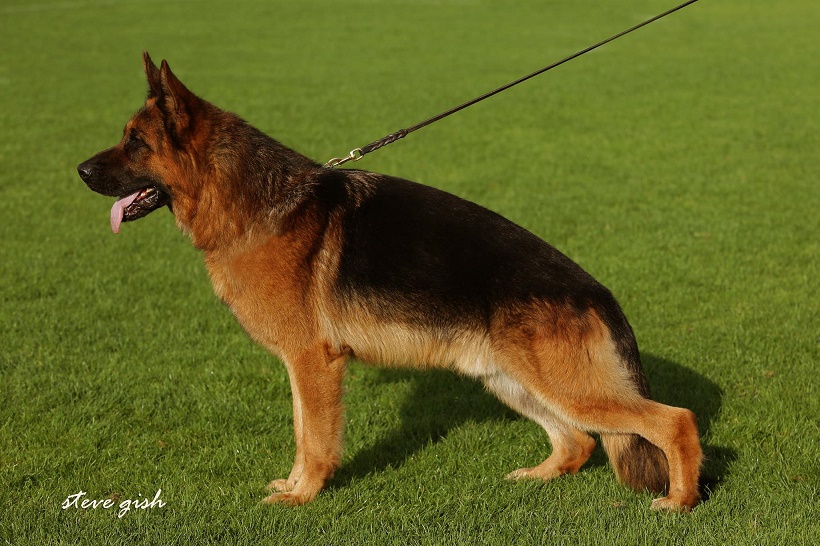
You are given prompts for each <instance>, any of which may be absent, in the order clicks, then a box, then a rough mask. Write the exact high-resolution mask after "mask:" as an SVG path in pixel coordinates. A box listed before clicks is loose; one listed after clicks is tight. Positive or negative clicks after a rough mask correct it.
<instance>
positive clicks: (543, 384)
mask: <svg viewBox="0 0 820 546" xmlns="http://www.w3.org/2000/svg"><path fill="white" fill-rule="evenodd" d="M143 61H144V69H145V74H146V76H147V78H148V86H149V92H148V98H147V100H146V102H145V105H144V106H143V107H142V108H140V110H139V111H138V112H137V113H136V114H134V116H133V117H132V118H131V119H130V120H129V121H128V123H127V124H126V125H125V130H124V132H123V137H122V140H121V141H120V142H119V144H117V145H116V146H114V147H113V148H110V149H108V150H105V151H103V152H100V153H98V154H97V155H95V156H94V157H92V158H91V159H89V160H88V161H85V162H83V163H82V164H80V165H79V166H78V169H77V170H78V172H79V174H80V177H81V178H82V179H83V181H85V183H86V184H87V185H88V187H89V188H91V189H92V190H94V191H95V192H97V193H100V194H102V195H107V196H110V197H116V198H117V199H118V200H117V201H116V203H115V204H114V206H113V208H112V209H111V227H112V229H113V230H114V232H118V231H119V229H120V223H121V222H127V221H132V220H137V219H139V218H142V217H143V216H145V215H147V214H149V213H150V212H152V211H154V210H156V209H159V208H161V207H164V206H167V207H168V208H169V209H171V211H172V213H173V215H174V218H175V219H176V223H177V225H178V226H179V228H180V229H181V230H182V231H183V232H184V233H186V234H188V236H190V238H191V240H192V242H193V244H194V245H195V246H196V247H197V248H199V249H201V250H202V252H203V253H204V258H205V264H206V266H207V270H208V274H209V276H210V279H211V282H212V284H213V288H214V292H215V293H216V294H217V296H218V297H219V298H220V299H222V301H224V302H225V303H226V304H227V305H228V306H229V307H230V309H231V310H232V311H233V313H234V315H235V316H236V318H237V319H238V320H239V322H240V323H241V324H242V326H243V327H244V329H245V330H246V331H247V332H248V333H249V334H250V336H251V337H252V338H253V339H254V340H256V341H257V342H259V343H261V344H262V345H263V346H265V347H266V348H267V349H268V350H269V351H270V352H271V353H273V354H274V355H276V356H277V357H279V358H280V359H281V360H282V361H283V362H284V364H285V367H286V368H287V371H288V375H289V378H290V387H291V391H292V393H293V418H294V434H295V437H296V456H295V462H294V464H293V468H292V470H291V472H290V475H289V476H288V477H287V478H285V479H278V480H274V481H272V482H271V483H270V484H269V489H271V490H273V492H272V494H271V495H270V496H268V497H267V498H266V499H265V501H266V502H270V503H287V504H303V503H306V502H308V501H310V500H311V499H313V498H314V497H315V496H316V494H317V493H318V492H319V491H320V490H321V489H322V488H323V487H324V485H325V483H326V482H327V481H328V480H329V479H330V478H331V477H332V475H333V473H334V471H335V469H336V468H337V467H338V466H339V464H340V458H341V452H342V428H343V422H342V419H343V418H342V403H341V398H342V379H343V376H344V374H345V369H346V362H347V360H348V359H349V358H351V357H355V358H358V359H360V360H363V361H365V362H371V363H379V364H385V365H395V366H399V365H406V366H414V367H417V368H449V369H453V370H455V371H457V372H460V373H461V374H463V375H467V376H470V377H473V378H477V379H478V380H479V381H481V382H482V383H483V384H484V385H485V386H486V388H487V389H488V390H489V391H491V392H492V393H494V394H495V395H496V396H497V397H498V398H499V399H500V400H501V401H503V402H504V403H505V404H507V405H509V406H510V407H511V408H513V409H515V410H516V411H518V412H519V413H521V414H522V415H524V416H526V417H528V418H530V419H532V420H533V421H535V422H536V423H538V424H539V425H541V426H542V427H543V428H544V430H545V431H546V432H547V434H548V435H549V439H550V442H551V444H552V453H551V455H550V456H549V457H548V458H547V459H546V460H545V461H543V462H542V463H541V464H539V465H537V466H534V467H532V468H521V469H518V470H515V471H513V472H512V473H510V474H509V475H508V476H507V478H510V479H515V480H517V479H522V478H536V479H541V480H549V479H552V478H556V477H558V476H561V475H563V474H575V473H576V472H578V469H580V468H581V466H582V465H583V464H584V462H586V460H587V459H588V458H589V456H590V454H591V453H592V451H593V450H594V448H595V440H594V439H593V438H592V437H591V436H590V435H589V433H590V432H595V433H598V434H600V437H601V440H602V442H603V445H604V448H605V450H606V453H607V454H608V456H609V458H610V460H611V462H612V465H613V467H614V469H615V473H616V475H617V477H618V478H619V480H620V481H622V482H624V483H626V484H628V485H629V486H631V487H633V488H635V489H637V490H650V491H654V492H661V493H664V492H665V493H666V496H664V497H662V498H659V499H656V500H655V501H654V502H653V503H652V507H653V508H654V509H661V510H670V511H688V510H690V509H691V508H692V507H693V506H695V504H696V503H697V501H698V499H699V494H698V478H699V472H700V464H701V459H702V452H701V447H700V441H699V438H698V431H697V424H696V420H695V415H694V414H693V413H692V412H691V411H689V410H688V409H682V408H675V407H671V406H666V405H663V404H660V403H658V402H654V401H652V400H651V399H650V397H649V388H648V385H647V380H646V377H645V376H644V373H643V370H642V368H641V360H640V356H639V354H638V346H637V343H636V341H635V336H634V334H633V332H632V328H631V327H630V325H629V323H628V322H627V320H626V317H625V316H624V313H623V312H622V311H621V308H620V307H619V305H618V303H617V302H616V301H615V298H614V297H613V296H612V294H611V293H610V291H609V290H607V289H606V288H604V287H603V286H602V285H601V284H599V283H598V282H597V281H595V279H593V278H592V277H591V276H590V275H589V274H588V273H586V272H585V271H583V270H582V269H581V268H580V267H579V266H578V265H577V264H575V263H574V262H572V261H571V260H570V259H569V258H567V257H566V256H564V255H563V254H561V253H560V252H559V251H558V250H556V249H555V248H553V247H552V246H550V245H549V244H547V243H545V242H544V241H542V240H541V239H539V238H538V237H536V236H535V235H533V234H532V233H530V232H528V231H526V230H525V229H523V228H521V227H519V226H518V225H516V224H514V223H512V222H510V221H508V220H506V219H505V218H503V217H501V216H499V215H498V214H495V213H493V212H491V211H489V210H487V209H484V208H482V207H480V206H478V205H475V204H473V203H470V202H468V201H465V200H463V199H460V198H458V197H456V196H454V195H451V194H449V193H445V192H443V191H440V190H437V189H434V188H431V187H427V186H423V185H421V184H417V183H414V182H410V181H407V180H402V179H399V178H394V177H391V176H386V175H382V174H375V173H370V172H365V171H360V170H346V169H342V170H334V169H329V168H326V167H323V166H322V165H320V164H318V163H316V162H314V161H312V160H310V159H308V158H307V157H305V156H303V155H301V154H299V153H297V152H295V151H293V150H290V149H288V148H286V147H285V146H283V145H282V144H280V143H279V142H277V141H275V140H273V139H271V138H270V137H268V136H267V135H265V134H263V133H262V132H260V131H258V130H257V129H255V128H253V127H251V126H250V125H248V124H247V123H246V122H245V121H243V120H242V119H240V118H239V117H237V116H236V115H234V114H232V113H229V112H226V111H223V110H221V109H219V108H217V107H216V106H214V105H212V104H210V103H209V102H207V101H205V100H203V99H201V98H199V97H197V96H196V95H194V94H193V93H191V92H190V91H189V90H188V89H187V88H186V87H185V86H184V85H183V84H182V83H181V82H180V81H179V79H177V78H176V76H174V74H173V73H172V72H171V69H170V68H169V67H168V63H167V62H165V61H164V60H163V61H162V63H161V67H160V68H157V66H156V65H155V64H154V63H153V62H152V61H151V58H150V57H149V56H148V54H147V53H145V54H144V55H143Z"/></svg>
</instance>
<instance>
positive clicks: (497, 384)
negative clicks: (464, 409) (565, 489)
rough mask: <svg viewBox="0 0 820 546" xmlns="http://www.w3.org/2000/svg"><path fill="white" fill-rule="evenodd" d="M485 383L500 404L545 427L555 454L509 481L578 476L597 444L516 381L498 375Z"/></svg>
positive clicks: (483, 379)
mask: <svg viewBox="0 0 820 546" xmlns="http://www.w3.org/2000/svg"><path fill="white" fill-rule="evenodd" d="M482 381H483V382H484V385H485V386H486V387H487V389H488V390H489V391H490V392H492V393H493V394H495V395H496V396H497V397H498V399H499V400H501V401H502V402H504V403H505V404H507V405H508V406H509V407H511V408H512V409H514V410H515V411H517V412H518V413H520V414H521V415H523V416H524V417H528V418H529V419H532V420H533V421H535V422H536V423H538V424H539V425H541V427H542V428H543V429H544V430H545V431H546V432H547V435H548V436H549V439H550V443H552V453H551V454H550V456H549V457H548V458H547V459H545V460H544V461H543V462H542V463H541V464H539V465H538V466H535V467H532V468H519V469H518V470H515V471H513V472H511V473H509V474H507V476H506V478H507V479H514V480H518V479H523V478H538V479H542V480H549V479H552V478H557V477H558V476H562V475H564V474H575V473H577V472H578V470H579V469H580V468H581V466H583V464H584V463H585V462H586V461H587V459H589V457H590V455H592V452H593V451H594V450H595V440H594V439H593V438H592V437H591V436H590V435H589V434H587V433H586V432H584V431H582V430H579V429H577V428H575V427H573V426H572V425H570V424H569V423H566V422H564V421H562V420H561V419H559V418H558V417H557V416H556V415H555V414H553V413H551V412H550V411H549V410H548V409H547V408H546V407H545V406H544V405H543V404H541V403H540V402H539V401H538V400H537V399H536V398H535V397H534V396H532V395H531V394H530V393H529V392H527V390H526V389H525V388H524V387H523V386H522V385H521V384H520V383H519V382H517V381H516V380H515V379H513V378H511V377H510V376H508V375H506V374H505V373H503V372H498V373H495V374H493V375H490V376H486V377H483V378H482Z"/></svg>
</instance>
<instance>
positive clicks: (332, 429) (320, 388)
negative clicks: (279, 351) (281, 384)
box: [264, 346, 347, 505]
mask: <svg viewBox="0 0 820 546" xmlns="http://www.w3.org/2000/svg"><path fill="white" fill-rule="evenodd" d="M346 356H347V355H346V354H335V355H334V354H331V353H330V352H329V351H328V350H327V347H326V346H322V347H318V348H314V349H310V350H305V351H303V352H301V353H300V354H299V355H298V356H296V357H293V358H287V357H286V358H285V361H286V366H287V369H288V374H289V375H290V382H291V388H292V391H293V406H294V411H293V417H294V433H295V437H296V459H295V462H294V465H293V469H292V470H291V473H290V476H289V477H288V479H286V480H274V481H272V482H271V483H270V485H269V487H270V488H272V489H276V490H278V492H276V493H273V494H271V495H270V496H268V497H267V498H265V499H264V502H267V503H285V504H293V505H298V504H304V503H306V502H309V501H311V500H312V499H313V498H314V497H315V496H316V494H317V493H318V492H319V491H321V489H322V488H323V487H324V485H325V483H326V482H327V480H329V479H330V478H331V477H332V476H333V473H334V472H335V470H336V468H338V466H339V463H340V461H341V456H342V431H343V423H342V380H343V378H344V373H345V360H346Z"/></svg>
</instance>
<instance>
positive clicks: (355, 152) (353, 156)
mask: <svg viewBox="0 0 820 546" xmlns="http://www.w3.org/2000/svg"><path fill="white" fill-rule="evenodd" d="M362 157H364V154H363V153H362V149H361V148H354V149H352V150H350V153H349V154H347V156H345V157H334V158H333V159H331V160H330V161H328V162H327V163H325V165H324V166H325V168H327V169H335V168H336V167H338V166H339V165H344V164H345V163H347V162H348V161H358V160H360V159H361V158H362Z"/></svg>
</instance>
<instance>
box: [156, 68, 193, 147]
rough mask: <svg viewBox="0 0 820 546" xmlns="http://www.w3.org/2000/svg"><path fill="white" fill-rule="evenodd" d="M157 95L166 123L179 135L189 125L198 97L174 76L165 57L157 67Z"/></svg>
mask: <svg viewBox="0 0 820 546" xmlns="http://www.w3.org/2000/svg"><path fill="white" fill-rule="evenodd" d="M157 96H158V100H157V105H158V106H159V107H160V109H162V111H163V112H164V114H165V120H166V123H168V124H169V125H170V126H171V128H172V129H173V130H174V131H175V132H176V133H177V134H178V135H180V136H181V135H182V133H184V132H185V131H186V130H188V129H189V128H190V127H191V121H192V116H193V114H194V112H195V111H196V107H197V104H198V103H199V101H200V99H199V98H198V97H197V96H196V95H194V94H193V93H191V92H190V91H188V88H186V87H185V86H184V85H183V84H182V82H181V81H179V79H177V77H176V76H174V73H173V72H171V67H169V66H168V62H167V61H165V59H163V60H162V63H161V65H160V69H159V92H158V93H157Z"/></svg>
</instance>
